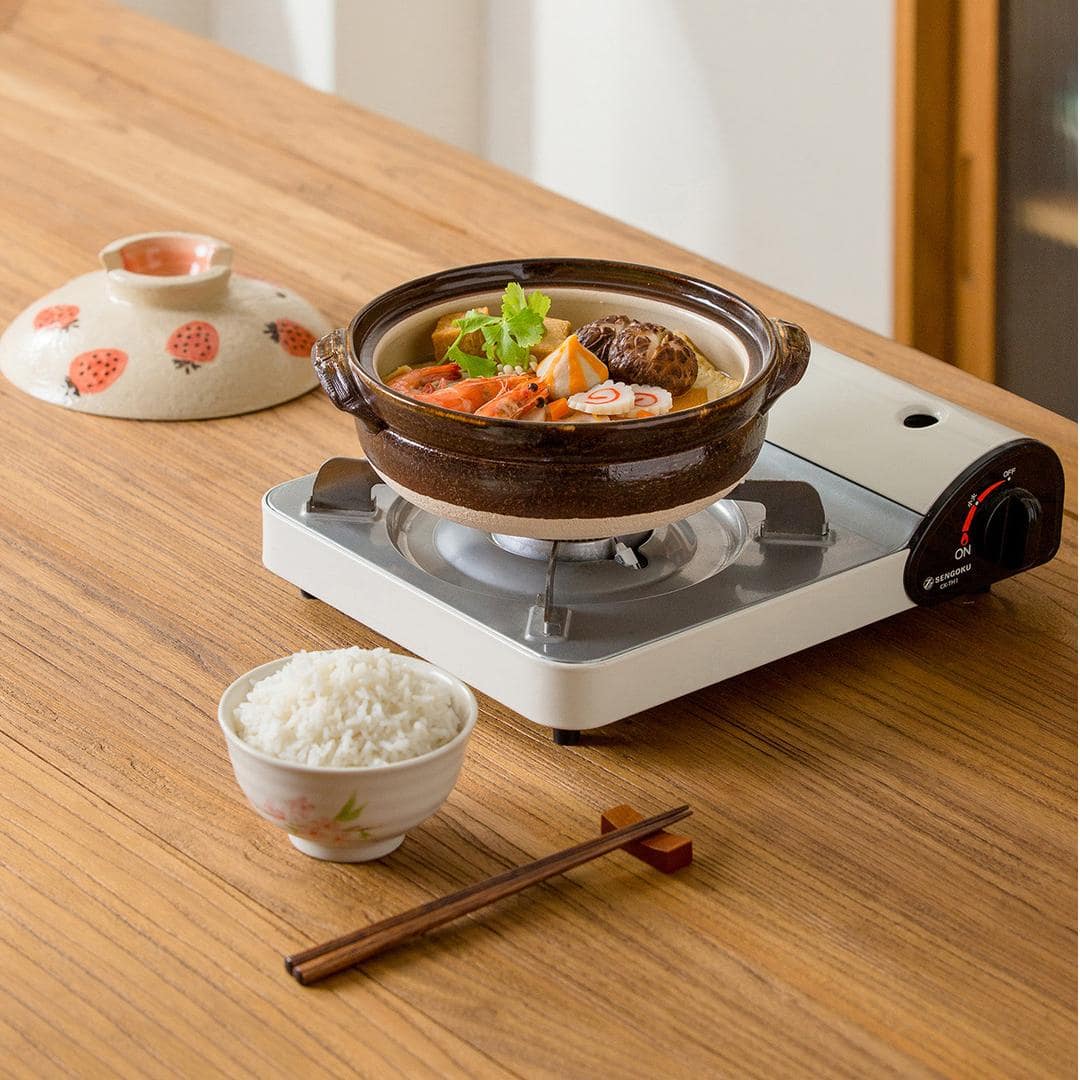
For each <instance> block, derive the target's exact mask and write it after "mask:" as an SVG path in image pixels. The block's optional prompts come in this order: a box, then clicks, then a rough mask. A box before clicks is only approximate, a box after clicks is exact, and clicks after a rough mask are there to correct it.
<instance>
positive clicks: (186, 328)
mask: <svg viewBox="0 0 1080 1080" xmlns="http://www.w3.org/2000/svg"><path fill="white" fill-rule="evenodd" d="M220 344H221V339H220V338H219V336H218V332H217V330H215V329H214V327H213V326H212V325H211V324H210V323H208V322H203V321H202V320H201V319H196V320H194V321H193V322H186V323H184V325H183V326H178V327H177V328H176V329H175V330H174V331H173V332H172V333H171V334H170V335H169V340H168V341H167V342H166V343H165V351H166V352H167V353H168V354H169V355H170V356H171V357H172V358H173V363H174V364H175V365H176V367H177V369H178V370H180V371H183V373H184V374H185V375H188V374H190V373H191V372H192V371H195V370H196V369H197V366H198V365H199V364H209V363H210V361H211V360H213V359H214V357H216V356H217V354H218V348H219V346H220Z"/></svg>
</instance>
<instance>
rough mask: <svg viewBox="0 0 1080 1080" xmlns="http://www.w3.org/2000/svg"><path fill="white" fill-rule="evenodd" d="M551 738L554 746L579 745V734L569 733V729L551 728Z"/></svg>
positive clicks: (577, 732) (578, 732)
mask: <svg viewBox="0 0 1080 1080" xmlns="http://www.w3.org/2000/svg"><path fill="white" fill-rule="evenodd" d="M551 737H552V738H553V739H554V740H555V745H556V746H579V745H580V744H581V732H580V731H571V730H570V729H569V728H559V727H557V728H552V729H551Z"/></svg>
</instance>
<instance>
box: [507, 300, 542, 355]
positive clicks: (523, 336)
mask: <svg viewBox="0 0 1080 1080" xmlns="http://www.w3.org/2000/svg"><path fill="white" fill-rule="evenodd" d="M503 322H504V323H505V324H506V328H507V330H509V331H510V334H511V336H512V337H513V339H514V340H515V341H516V342H517V343H518V344H519V345H524V346H525V347H526V348H528V347H529V346H530V345H535V344H537V343H538V342H540V341H543V340H544V319H543V317H542V316H540V315H537V313H536V312H535V311H533V310H532V309H531V308H525V310H524V311H519V312H518V313H517V314H516V315H511V316H510V318H508V319H504V320H503Z"/></svg>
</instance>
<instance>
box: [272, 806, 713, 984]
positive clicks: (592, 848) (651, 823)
mask: <svg viewBox="0 0 1080 1080" xmlns="http://www.w3.org/2000/svg"><path fill="white" fill-rule="evenodd" d="M691 813H693V811H692V810H691V809H690V807H689V806H677V807H674V808H673V809H671V810H666V811H664V813H662V814H656V815H655V816H653V817H651V818H645V820H643V821H639V822H636V823H635V824H633V825H626V826H624V827H623V828H621V829H615V830H614V831H613V832H609V833H604V834H603V835H602V836H596V837H594V838H593V839H591V840H586V841H585V842H584V843H581V844H577V845H575V846H574V847H570V848H566V849H565V850H563V851H555V852H552V854H550V855H545V856H544V857H543V858H542V859H537V860H536V861H535V862H531V863H526V864H525V865H524V866H515V867H512V868H511V869H509V870H505V871H504V872H503V873H501V874H496V875H495V876H494V877H490V878H487V879H486V880H485V881H478V882H476V883H475V884H473V885H468V886H466V887H465V888H464V889H459V890H458V891H457V892H453V893H450V894H449V895H447V896H441V897H439V899H437V900H431V901H429V902H428V903H426V904H421V905H420V906H419V907H415V908H413V909H412V910H410V911H404V912H402V913H401V914H400V915H394V916H392V917H391V918H389V919H383V920H381V921H380V922H377V923H372V924H371V925H370V926H365V927H362V928H361V929H359V930H354V931H352V932H351V933H349V934H343V935H342V936H341V937H337V938H333V939H332V940H330V941H324V942H323V943H322V944H320V945H313V946H312V947H311V948H309V949H304V950H302V951H301V952H298V953H293V954H292V955H291V956H286V957H285V970H286V971H288V972H289V973H290V974H291V975H292V976H293V978H295V979H296V981H297V982H299V983H301V984H303V985H304V986H310V985H311V984H312V983H315V982H318V981H319V980H320V979H325V978H326V977H327V976H328V975H333V974H335V973H336V972H339V971H344V970H345V968H349V967H353V966H355V965H356V964H359V963H361V962H363V961H364V960H368V959H370V958H371V957H372V956H375V955H376V954H377V953H381V952H383V951H384V950H386V949H390V948H392V947H394V946H395V945H400V944H402V943H403V942H405V941H408V940H409V939H410V938H414V937H418V936H419V935H420V934H425V933H427V932H428V931H429V930H434V929H435V928H436V927H438V926H442V925H444V924H445V923H448V922H451V921H452V920H454V919H457V918H460V917H461V916H462V915H467V914H469V912H471V911H476V910H478V909H479V908H482V907H486V906H487V905H488V904H493V903H494V902H495V901H496V900H501V899H503V897H506V896H511V895H513V894H514V893H517V892H521V891H522V890H523V889H527V888H528V887H529V886H530V885H536V884H537V883H539V882H541V881H545V880H546V879H547V878H550V877H555V875H556V874H564V873H566V871H567V870H572V869H573V868H574V867H575V866H581V865H582V863H587V862H590V861H591V860H592V859H596V858H599V857H600V856H601V855H606V854H608V852H611V851H615V850H617V849H618V848H621V847H623V846H624V845H626V844H628V843H630V842H632V841H634V840H643V839H644V838H645V837H647V836H652V835H653V833H657V832H660V831H661V830H662V829H666V828H667V827H668V826H669V825H673V824H674V823H675V822H676V821H682V819H683V818H687V817H689V816H690V815H691Z"/></svg>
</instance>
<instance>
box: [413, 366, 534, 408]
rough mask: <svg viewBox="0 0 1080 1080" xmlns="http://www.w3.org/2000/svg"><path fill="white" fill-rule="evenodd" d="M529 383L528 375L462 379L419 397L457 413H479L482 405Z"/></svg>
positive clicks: (421, 399)
mask: <svg viewBox="0 0 1080 1080" xmlns="http://www.w3.org/2000/svg"><path fill="white" fill-rule="evenodd" d="M528 381H529V376H528V375H496V376H493V377H492V378H490V379H462V380H461V382H456V383H451V384H450V385H449V386H445V387H443V388H442V389H441V390H436V391H435V392H434V393H430V394H420V395H417V396H418V398H419V400H420V401H426V402H429V403H430V404H432V405H441V406H442V408H444V409H453V410H454V411H455V412H467V413H471V412H477V411H479V409H480V407H481V406H482V405H486V404H487V403H488V402H489V401H492V400H493V399H495V398H497V397H499V395H500V394H504V393H506V392H507V391H508V390H510V389H512V388H513V387H515V386H519V385H520V384H521V383H527V382H528Z"/></svg>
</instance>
